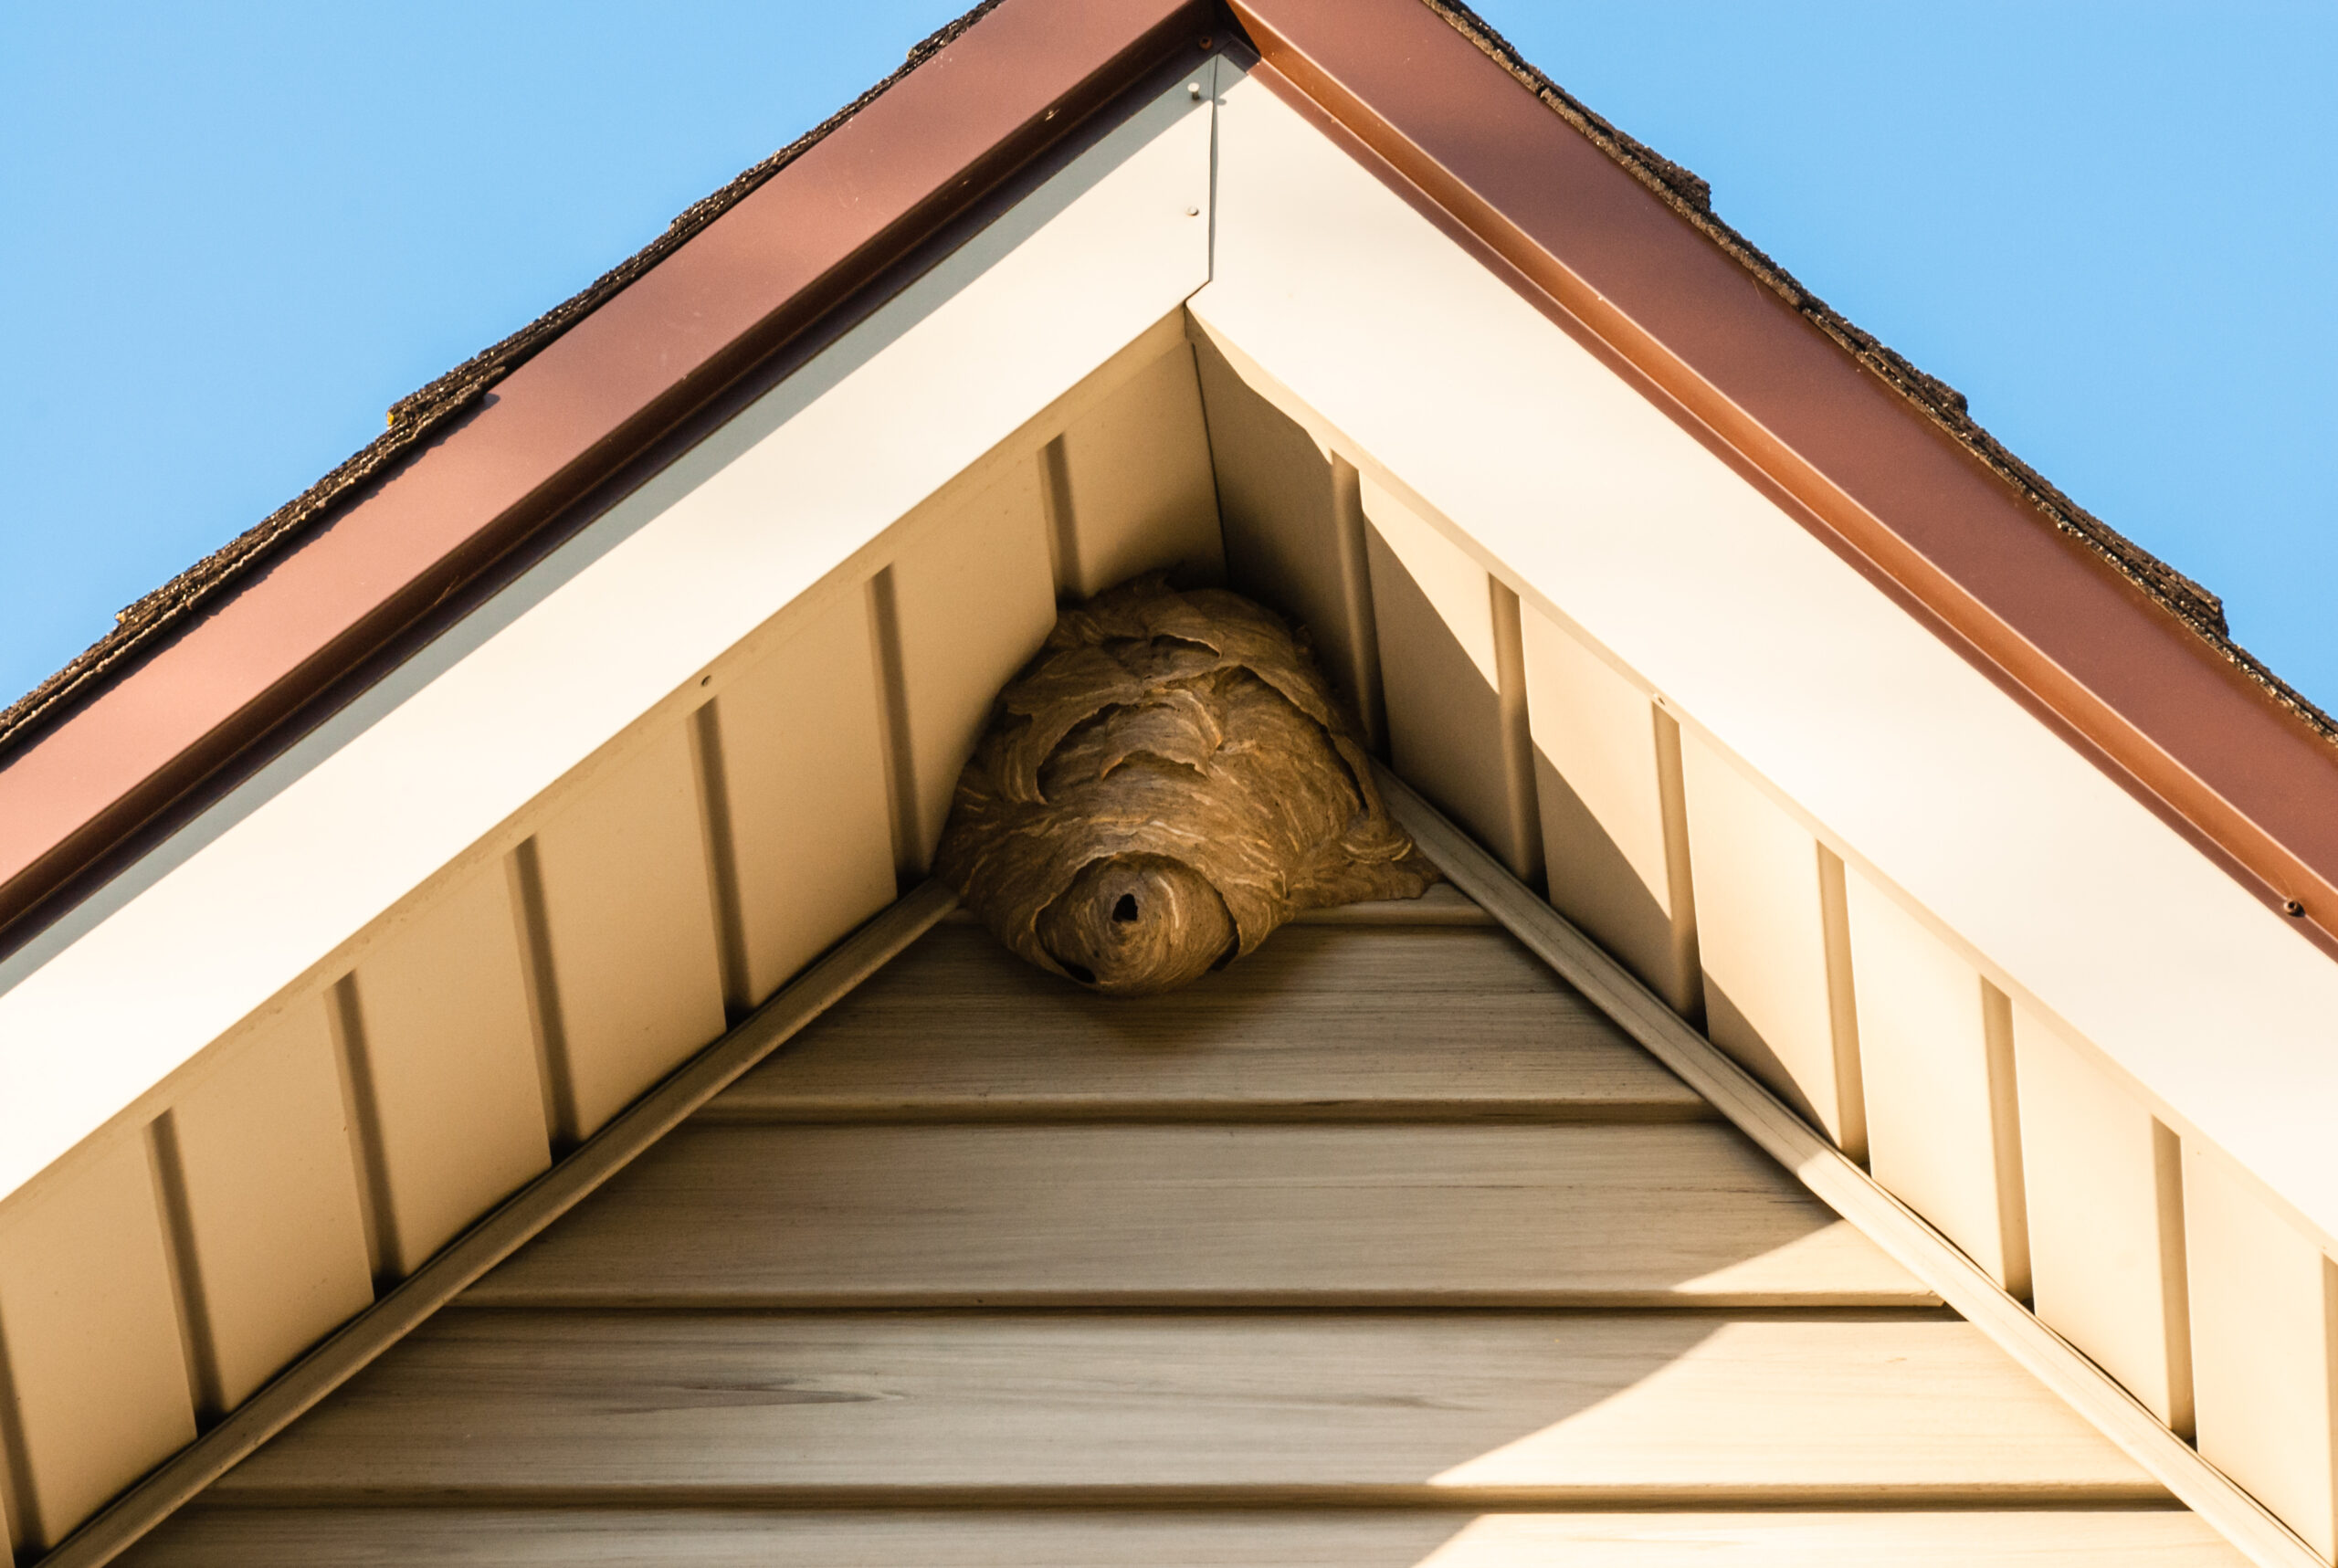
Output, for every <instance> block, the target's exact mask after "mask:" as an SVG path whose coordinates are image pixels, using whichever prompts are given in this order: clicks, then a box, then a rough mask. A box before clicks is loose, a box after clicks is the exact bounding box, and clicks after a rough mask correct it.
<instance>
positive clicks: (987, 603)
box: [888, 463, 1056, 870]
mask: <svg viewBox="0 0 2338 1568" xmlns="http://www.w3.org/2000/svg"><path fill="white" fill-rule="evenodd" d="M888 575H889V576H890V595H891V604H892V610H893V617H894V619H893V629H894V635H896V636H898V637H899V638H900V666H899V668H900V679H901V681H902V683H903V688H904V689H903V690H902V692H901V693H900V707H901V710H902V712H903V715H904V720H905V722H906V725H907V730H908V733H907V735H906V736H905V737H904V738H903V740H904V742H905V744H904V745H903V751H904V752H905V760H906V762H907V763H908V772H909V774H910V798H911V802H912V803H913V805H914V811H913V814H912V816H911V820H910V822H909V824H908V826H909V829H910V831H911V832H912V833H913V834H914V836H915V837H914V841H913V843H911V845H910V846H909V847H908V848H909V850H910V853H909V854H908V856H907V859H908V862H909V864H910V866H911V868H915V869H920V870H922V868H924V867H926V866H927V865H928V864H930V863H931V862H932V858H933V847H934V846H935V845H936V844H938V843H940V842H941V841H942V827H943V823H944V822H945V821H946V820H947V819H948V817H949V815H950V799H951V796H952V795H953V793H954V792H955V791H956V789H957V787H958V772H959V770H960V769H961V768H963V767H964V766H965V765H966V758H967V757H968V756H969V755H971V754H972V753H973V752H974V742H975V740H976V739H977V738H978V737H979V736H980V735H981V734H982V731H983V726H984V724H985V722H987V721H988V720H989V718H990V710H991V701H992V700H993V699H994V698H995V697H996V696H997V695H998V689H999V688H1000V687H1002V686H1004V685H1006V681H1007V679H1008V678H1009V677H1011V676H1012V675H1014V673H1015V672H1016V670H1018V669H1020V668H1022V667H1023V665H1024V663H1025V662H1026V661H1027V660H1028V659H1029V658H1030V657H1031V656H1032V655H1033V654H1035V653H1037V652H1038V651H1039V644H1040V643H1041V642H1043V641H1044V640H1046V638H1047V635H1048V628H1049V627H1050V626H1054V625H1055V618H1056V600H1055V587H1054V568H1053V566H1052V565H1051V564H1050V562H1049V558H1048V520H1047V510H1046V507H1045V504H1044V501H1043V500H1042V497H1041V495H1040V489H1039V468H1038V465H1037V463H1018V464H1015V465H1012V466H1011V467H1010V468H1008V469H1007V470H1006V472H1005V473H1004V474H1002V475H1001V476H1000V477H999V478H998V479H996V480H995V481H994V482H993V483H992V484H991V485H990V486H989V487H988V488H986V489H983V490H981V491H979V492H978V493H976V494H974V496H972V497H970V498H968V499H967V500H964V501H962V502H959V503H957V504H956V505H955V506H954V507H953V510H951V512H950V514H949V515H947V516H946V517H943V518H940V519H937V520H935V521H933V522H932V525H931V526H928V527H926V528H924V529H923V530H922V531H919V532H918V533H916V534H914V535H913V536H912V537H911V540H910V542H909V544H908V546H907V547H906V548H905V549H904V550H903V551H902V552H901V553H900V555H898V556H897V557H895V559H894V561H893V564H892V567H891V569H890V573H889V574H888Z"/></svg>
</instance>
